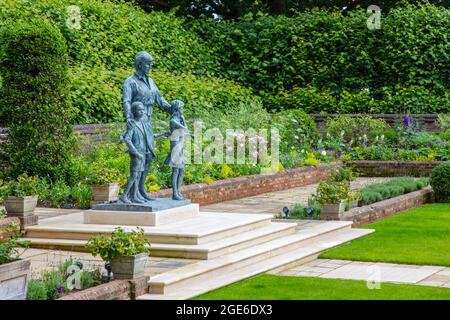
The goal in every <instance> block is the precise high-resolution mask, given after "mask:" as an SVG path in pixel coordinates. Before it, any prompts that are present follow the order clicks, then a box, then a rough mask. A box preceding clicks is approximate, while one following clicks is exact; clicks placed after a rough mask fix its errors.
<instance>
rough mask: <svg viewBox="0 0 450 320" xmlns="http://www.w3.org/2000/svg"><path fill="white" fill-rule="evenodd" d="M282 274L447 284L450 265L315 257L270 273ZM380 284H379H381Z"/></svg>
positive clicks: (439, 285) (437, 284)
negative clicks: (298, 264)
mask: <svg viewBox="0 0 450 320" xmlns="http://www.w3.org/2000/svg"><path fill="white" fill-rule="evenodd" d="M273 274H278V275H283V276H303V277H320V278H328V279H348V280H364V281H368V282H369V283H368V286H369V285H370V286H371V288H377V287H376V282H392V283H403V284H416V285H424V286H434V287H446V288H450V268H449V267H442V266H422V265H407V264H393V263H382V262H362V261H349V260H331V259H316V260H313V261H311V262H308V263H305V264H303V265H300V266H296V267H293V268H291V269H288V270H283V271H281V272H277V273H273ZM382 286H383V285H382V284H381V288H382Z"/></svg>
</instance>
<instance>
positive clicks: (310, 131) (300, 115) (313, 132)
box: [272, 110, 318, 152]
mask: <svg viewBox="0 0 450 320" xmlns="http://www.w3.org/2000/svg"><path fill="white" fill-rule="evenodd" d="M272 127H275V128H277V129H278V130H279V133H280V139H281V141H280V151H281V152H283V151H287V150H290V149H294V148H297V149H298V146H303V145H310V144H311V143H312V142H313V141H314V140H315V139H317V137H318V133H317V127H316V123H315V122H314V120H313V119H312V118H311V117H310V116H309V115H307V114H306V113H305V112H304V111H302V110H286V111H281V112H277V113H275V114H274V115H273V118H272Z"/></svg>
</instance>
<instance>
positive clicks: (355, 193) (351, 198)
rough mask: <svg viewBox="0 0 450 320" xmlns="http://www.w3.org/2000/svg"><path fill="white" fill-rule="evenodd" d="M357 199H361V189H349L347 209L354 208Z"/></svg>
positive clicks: (357, 201)
mask: <svg viewBox="0 0 450 320" xmlns="http://www.w3.org/2000/svg"><path fill="white" fill-rule="evenodd" d="M359 200H361V191H359V190H351V191H350V192H349V193H348V198H347V202H348V208H349V209H353V208H356V207H357V206H358V203H359Z"/></svg>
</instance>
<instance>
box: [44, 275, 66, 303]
mask: <svg viewBox="0 0 450 320" xmlns="http://www.w3.org/2000/svg"><path fill="white" fill-rule="evenodd" d="M42 280H43V282H44V284H45V287H46V289H47V299H49V300H55V299H58V298H59V296H60V293H59V292H58V288H64V286H65V284H66V281H65V279H64V278H63V276H62V275H61V273H59V272H58V271H46V272H44V274H43V279H42Z"/></svg>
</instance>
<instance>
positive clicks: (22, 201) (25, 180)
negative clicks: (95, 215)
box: [1, 173, 39, 217]
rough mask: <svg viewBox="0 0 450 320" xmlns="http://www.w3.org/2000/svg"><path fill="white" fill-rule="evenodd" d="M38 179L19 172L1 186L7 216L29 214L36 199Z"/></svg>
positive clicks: (31, 213)
mask: <svg viewBox="0 0 450 320" xmlns="http://www.w3.org/2000/svg"><path fill="white" fill-rule="evenodd" d="M38 185H39V179H37V178H35V177H30V176H28V175H27V174H26V173H24V174H21V175H20V176H18V177H17V179H16V180H11V181H9V183H7V184H5V185H3V186H1V194H3V196H4V197H5V198H4V204H5V209H6V212H7V214H8V216H18V217H26V216H31V215H33V213H34V210H35V209H36V205H37V201H38V193H37V188H38Z"/></svg>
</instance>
